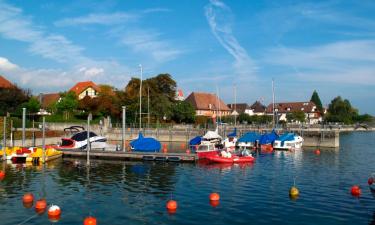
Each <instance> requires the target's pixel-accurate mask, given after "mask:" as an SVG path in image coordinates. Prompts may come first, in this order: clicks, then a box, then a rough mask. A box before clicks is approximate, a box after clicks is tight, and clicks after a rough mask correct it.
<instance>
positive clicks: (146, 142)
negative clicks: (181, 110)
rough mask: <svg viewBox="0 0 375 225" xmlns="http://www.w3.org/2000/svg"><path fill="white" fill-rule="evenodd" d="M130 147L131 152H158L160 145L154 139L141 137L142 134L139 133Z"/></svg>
mask: <svg viewBox="0 0 375 225" xmlns="http://www.w3.org/2000/svg"><path fill="white" fill-rule="evenodd" d="M130 147H131V151H133V152H159V151H160V149H161V144H160V142H159V141H158V140H156V139H155V138H151V137H143V134H142V132H139V134H138V138H137V139H134V140H132V141H131V142H130Z"/></svg>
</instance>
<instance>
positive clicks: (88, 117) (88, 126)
mask: <svg viewBox="0 0 375 225" xmlns="http://www.w3.org/2000/svg"><path fill="white" fill-rule="evenodd" d="M91 117H92V115H91V113H89V115H88V116H87V147H86V148H87V165H88V166H89V165H90V150H91V146H90V120H91Z"/></svg>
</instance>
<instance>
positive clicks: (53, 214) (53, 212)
mask: <svg viewBox="0 0 375 225" xmlns="http://www.w3.org/2000/svg"><path fill="white" fill-rule="evenodd" d="M60 217H61V209H60V207H58V206H57V205H51V206H50V207H49V208H48V219H49V220H50V221H51V222H57V221H59V220H60Z"/></svg>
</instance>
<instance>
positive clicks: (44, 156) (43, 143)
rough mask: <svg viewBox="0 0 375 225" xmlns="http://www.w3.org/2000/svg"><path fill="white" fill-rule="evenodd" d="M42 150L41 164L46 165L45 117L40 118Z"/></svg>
mask: <svg viewBox="0 0 375 225" xmlns="http://www.w3.org/2000/svg"><path fill="white" fill-rule="evenodd" d="M42 149H43V163H46V117H45V116H43V117H42Z"/></svg>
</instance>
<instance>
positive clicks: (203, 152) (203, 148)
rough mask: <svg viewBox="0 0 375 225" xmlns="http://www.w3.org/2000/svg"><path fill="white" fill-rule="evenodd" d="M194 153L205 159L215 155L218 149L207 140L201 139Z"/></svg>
mask: <svg viewBox="0 0 375 225" xmlns="http://www.w3.org/2000/svg"><path fill="white" fill-rule="evenodd" d="M195 153H196V154H197V156H198V159H206V158H208V157H210V156H214V155H217V154H218V153H219V149H218V148H217V147H215V144H213V143H211V142H209V141H202V142H201V144H200V145H199V146H198V149H197V150H196V151H195Z"/></svg>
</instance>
